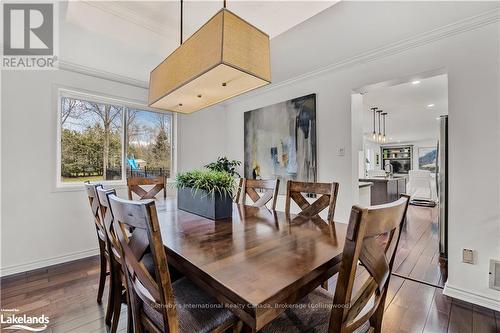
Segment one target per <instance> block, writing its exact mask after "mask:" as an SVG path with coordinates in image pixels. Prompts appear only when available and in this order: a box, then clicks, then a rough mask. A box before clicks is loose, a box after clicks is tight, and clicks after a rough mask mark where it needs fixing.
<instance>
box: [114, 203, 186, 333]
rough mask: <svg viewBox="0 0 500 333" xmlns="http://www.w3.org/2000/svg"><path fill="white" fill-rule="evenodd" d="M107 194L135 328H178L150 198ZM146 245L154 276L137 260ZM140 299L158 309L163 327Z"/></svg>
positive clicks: (140, 329) (142, 254) (163, 253)
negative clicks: (152, 316)
mask: <svg viewBox="0 0 500 333" xmlns="http://www.w3.org/2000/svg"><path fill="white" fill-rule="evenodd" d="M108 198H109V203H110V207H111V211H112V212H113V216H114V221H113V229H114V232H115V234H116V237H117V239H118V241H119V243H120V247H121V251H122V253H121V254H122V267H123V270H124V274H125V276H126V279H127V286H128V289H127V290H128V292H129V297H130V300H131V301H130V303H131V309H132V315H133V317H134V325H135V329H136V330H135V331H137V332H142V331H143V329H142V328H143V327H145V328H146V329H147V330H148V331H157V330H160V331H163V332H173V333H176V332H178V331H179V327H178V326H179V324H178V319H177V312H176V309H175V303H174V296H173V291H172V284H171V280H170V275H169V270H168V266H167V256H166V254H165V248H164V246H163V242H162V238H161V233H160V226H159V223H158V216H157V214H156V206H155V203H154V201H153V200H147V201H131V200H123V199H120V198H118V197H117V196H115V195H113V194H111V195H108ZM131 229H133V231H132V232H130V230H131ZM148 249H150V250H151V254H152V256H153V262H154V266H155V275H156V276H155V278H154V277H152V276H151V275H150V274H149V273H148V270H147V269H146V267H145V266H144V264H142V263H141V262H140V261H141V259H142V257H143V256H144V254H145V253H146V251H147V250H148ZM144 303H147V304H149V305H150V307H151V308H153V309H154V310H156V311H158V312H159V313H160V315H161V316H162V317H163V324H164V327H160V328H158V327H157V326H156V325H155V324H154V323H153V321H152V319H151V318H149V317H148V316H147V315H146V314H145V312H144V311H143V305H144Z"/></svg>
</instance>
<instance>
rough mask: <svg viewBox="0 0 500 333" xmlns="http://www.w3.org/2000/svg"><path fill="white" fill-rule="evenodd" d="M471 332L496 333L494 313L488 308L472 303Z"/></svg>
mask: <svg viewBox="0 0 500 333" xmlns="http://www.w3.org/2000/svg"><path fill="white" fill-rule="evenodd" d="M472 332H474V333H496V332H497V325H496V321H495V313H494V312H493V311H492V310H490V309H486V308H483V307H480V306H477V305H474V306H473V307H472Z"/></svg>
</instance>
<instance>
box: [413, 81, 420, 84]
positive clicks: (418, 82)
mask: <svg viewBox="0 0 500 333" xmlns="http://www.w3.org/2000/svg"><path fill="white" fill-rule="evenodd" d="M411 84H420V81H419V80H415V81H411Z"/></svg>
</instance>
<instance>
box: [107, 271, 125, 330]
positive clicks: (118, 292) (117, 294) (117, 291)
mask: <svg viewBox="0 0 500 333" xmlns="http://www.w3.org/2000/svg"><path fill="white" fill-rule="evenodd" d="M113 282H114V285H115V286H114V288H113V321H112V323H111V330H110V333H115V332H116V329H117V328H118V321H119V320H120V312H121V307H122V288H121V281H120V280H118V281H116V280H115V281H113Z"/></svg>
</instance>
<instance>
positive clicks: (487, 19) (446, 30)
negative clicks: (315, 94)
mask: <svg viewBox="0 0 500 333" xmlns="http://www.w3.org/2000/svg"><path fill="white" fill-rule="evenodd" d="M499 21H500V8H495V9H492V10H488V11H486V12H483V13H481V14H478V15H475V16H471V17H468V18H465V19H462V20H459V21H456V22H454V23H451V24H447V25H444V26H442V27H439V28H436V29H432V30H429V31H426V32H424V33H419V34H417V35H415V36H413V37H409V38H406V39H403V40H400V41H398V42H394V43H390V44H387V45H385V46H382V47H379V48H375V49H372V50H370V51H367V52H363V53H360V54H357V55H355V56H352V57H349V58H346V59H343V60H340V61H337V62H335V63H332V64H329V65H326V66H323V67H321V68H319V69H316V70H313V71H310V72H307V73H304V74H300V75H298V76H295V77H292V78H289V79H286V80H284V81H281V82H278V83H272V84H270V85H268V86H265V87H262V88H259V89H257V90H254V91H252V92H248V93H246V94H244V95H240V96H237V97H234V98H233V99H231V100H229V101H226V102H224V103H223V105H231V104H233V103H236V102H238V101H240V100H241V99H242V98H249V97H253V96H258V95H260V94H264V93H267V92H270V91H273V90H275V89H279V88H281V87H284V86H288V85H290V84H293V83H296V82H298V81H302V80H305V79H308V78H312V77H316V76H320V75H323V74H327V73H331V72H336V71H340V70H344V69H346V68H349V67H353V66H356V65H361V64H365V63H368V62H372V61H375V60H378V59H382V58H385V57H388V56H392V55H395V54H398V53H401V52H405V51H407V50H411V49H413V48H417V47H420V46H423V45H426V44H430V43H434V42H436V41H439V40H441V39H445V38H448V37H452V36H455V35H458V34H461V33H464V32H468V31H472V30H475V29H478V28H481V27H483V26H486V25H489V24H492V23H496V22H499Z"/></svg>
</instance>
